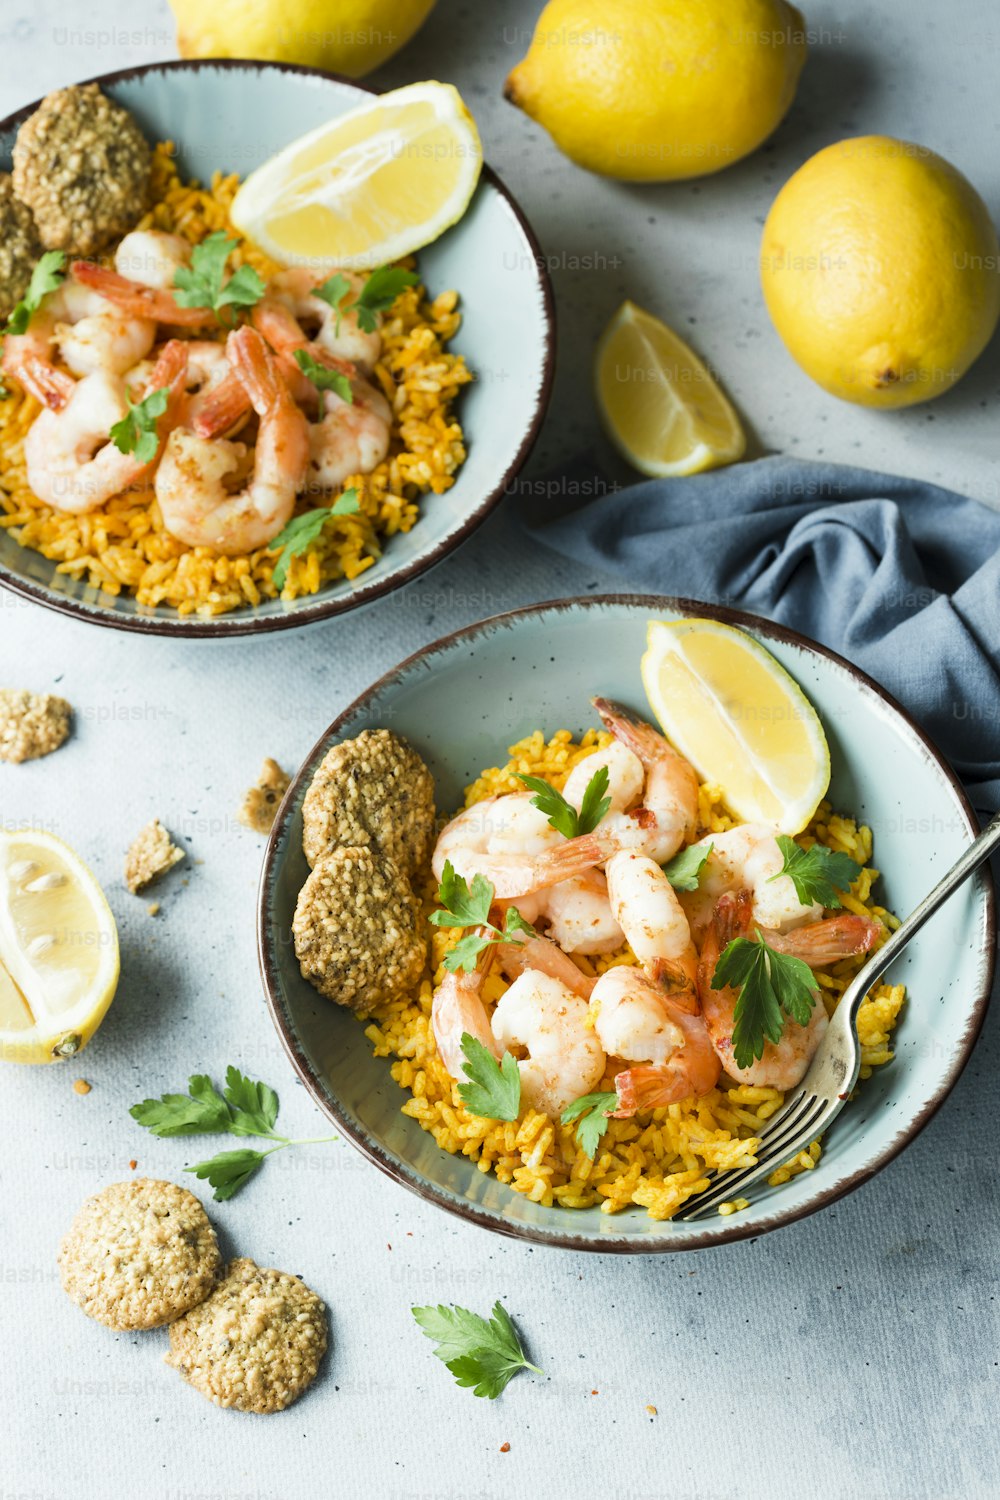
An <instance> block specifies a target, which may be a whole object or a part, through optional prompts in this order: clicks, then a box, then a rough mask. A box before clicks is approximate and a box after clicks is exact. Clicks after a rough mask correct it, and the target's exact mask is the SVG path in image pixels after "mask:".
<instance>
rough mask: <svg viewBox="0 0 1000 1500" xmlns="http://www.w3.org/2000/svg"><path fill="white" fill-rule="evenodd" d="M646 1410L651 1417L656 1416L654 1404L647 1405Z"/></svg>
mask: <svg viewBox="0 0 1000 1500" xmlns="http://www.w3.org/2000/svg"><path fill="white" fill-rule="evenodd" d="M646 1410H647V1411H648V1412H649V1415H650V1416H651V1417H655V1416H656V1414H657V1412H656V1407H655V1406H647V1407H646Z"/></svg>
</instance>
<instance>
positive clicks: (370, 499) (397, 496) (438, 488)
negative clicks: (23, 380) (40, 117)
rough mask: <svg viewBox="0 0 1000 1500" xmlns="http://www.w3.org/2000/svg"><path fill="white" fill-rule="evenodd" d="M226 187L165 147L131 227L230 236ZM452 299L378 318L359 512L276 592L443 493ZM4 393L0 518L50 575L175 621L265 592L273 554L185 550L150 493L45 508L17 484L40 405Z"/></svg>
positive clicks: (353, 556)
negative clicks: (377, 454)
mask: <svg viewBox="0 0 1000 1500" xmlns="http://www.w3.org/2000/svg"><path fill="white" fill-rule="evenodd" d="M238 185H239V178H238V176H237V175H236V174H235V173H233V174H230V175H229V176H223V175H222V174H221V173H216V174H215V176H214V177H213V179H212V184H211V188H209V189H205V188H202V187H201V186H200V185H199V184H198V183H197V182H195V181H191V182H183V181H182V180H181V178H180V175H179V173H178V170H177V165H176V161H175V159H174V148H173V146H172V145H171V143H170V142H163V143H161V144H160V145H159V146H157V148H156V152H155V156H154V163H153V199H154V206H153V208H152V209H151V210H150V212H149V213H148V214H146V216H145V217H144V218H143V219H142V220H141V221H140V224H139V226H138V227H141V228H148V227H153V228H156V229H163V230H167V231H173V232H176V233H178V234H183V235H185V236H186V237H187V238H188V239H189V240H191V241H192V242H193V243H197V242H198V241H199V240H202V239H204V237H205V236H206V235H207V234H211V233H212V232H213V231H214V230H217V229H224V230H226V231H228V232H229V233H231V234H233V235H234V237H237V238H238V236H237V235H236V233H235V231H234V230H233V229H232V225H231V224H230V221H229V206H230V204H231V203H232V200H233V196H234V194H235V192H236V189H237V187H238ZM242 261H246V262H249V263H250V264H251V265H253V266H255V267H256V268H257V270H259V271H260V273H261V275H263V276H264V277H265V278H266V277H267V276H268V275H269V274H272V273H273V272H274V271H275V270H276V269H277V268H276V266H275V265H274V264H273V263H272V262H271V261H269V260H268V259H267V257H266V256H264V255H263V254H262V253H261V252H260V251H259V250H257V249H256V248H255V247H254V246H252V245H249V244H248V243H247V242H243V243H242V244H241V246H240V247H239V248H238V249H237V250H236V251H234V252H233V264H237V263H240V262H242ZM457 305H458V297H457V294H456V293H455V292H453V291H446V292H442V293H441V294H440V295H439V296H437V297H435V298H434V299H433V300H428V298H427V295H426V293H425V291H424V289H423V287H422V286H419V285H417V286H413V287H408V288H406V290H405V291H403V292H401V293H400V295H399V297H398V298H397V299H396V301H395V303H394V304H393V306H392V308H391V309H390V311H389V312H388V313H387V314H386V315H385V319H384V323H383V328H382V340H383V347H382V356H381V359H380V360H379V363H378V364H377V365H376V367H375V373H374V380H375V382H376V383H377V384H378V385H379V386H380V387H381V389H382V391H383V392H384V394H385V396H386V398H387V399H388V401H389V403H390V406H391V407H392V410H393V416H394V421H393V433H392V440H391V445H390V450H389V456H388V457H387V459H386V460H385V462H384V463H381V464H379V466H378V468H377V469H375V470H374V472H373V473H371V474H367V475H364V476H362V475H355V476H353V477H351V478H349V479H348V480H347V481H346V482H345V485H344V488H345V489H347V488H349V487H350V486H353V487H354V488H355V489H356V490H357V492H358V499H359V502H360V509H359V511H358V513H357V515H355V516H347V517H340V518H337V519H336V520H333V521H330V522H328V523H327V525H326V527H325V528H324V531H323V533H322V535H321V537H320V539H319V540H318V542H317V543H316V544H314V545H313V546H312V547H310V548H309V549H308V550H307V551H306V552H304V553H302V554H301V555H300V556H298V557H295V558H293V559H292V560H291V562H290V565H289V568H288V573H287V576H286V580H285V585H284V587H283V588H282V589H281V591H280V592H281V598H282V599H287V600H291V599H296V598H298V597H299V596H300V595H303V594H315V593H316V592H317V591H318V590H319V589H320V588H322V587H323V586H324V585H325V584H328V583H331V582H333V581H335V580H337V579H340V578H347V579H355V578H358V577H360V575H361V574H362V573H364V572H365V571H366V570H367V569H368V568H370V567H372V566H373V565H374V563H375V562H376V560H377V559H378V558H379V557H380V556H381V547H382V542H383V541H384V540H385V539H386V538H388V537H391V536H393V535H394V534H395V533H396V532H400V531H409V530H410V529H411V527H412V526H414V525H415V523H416V522H417V521H418V520H419V517H420V498H421V496H422V495H424V494H426V493H427V492H428V491H430V492H432V493H433V494H442V493H443V492H444V491H445V490H447V489H449V488H450V487H451V485H452V484H454V482H455V480H454V476H455V472H456V470H457V469H458V468H459V466H460V464H461V463H462V462H463V460H464V458H465V446H464V440H463V434H462V428H461V425H460V424H459V422H458V421H457V420H456V419H455V417H454V415H453V413H452V407H453V404H454V401H455V398H456V396H457V395H458V393H459V391H460V390H461V388H462V386H463V385H466V384H467V383H468V382H469V381H470V380H471V379H472V376H471V374H470V372H469V370H468V369H467V368H466V366H465V362H464V360H463V359H462V357H461V356H460V355H456V354H450V353H449V352H448V351H447V348H446V345H447V343H448V341H449V339H451V338H452V337H453V336H454V334H455V332H456V331H457V329H458V326H459V323H460V321H461V318H460V314H459V313H458V311H457ZM10 390H11V394H10V396H9V397H8V399H7V400H6V401H4V402H2V403H0V526H2V527H5V528H7V529H8V530H10V531H11V533H12V535H13V536H14V537H15V539H16V540H17V541H18V542H20V544H21V545H22V546H24V547H31V548H34V549H35V550H36V551H38V552H40V553H41V554H42V555H43V556H44V557H47V558H49V559H50V560H51V561H53V562H54V563H55V564H56V572H57V573H64V574H67V575H68V576H69V577H71V578H74V579H82V580H84V581H85V582H86V583H88V584H90V585H91V586H92V587H94V588H97V589H101V590H103V591H104V592H105V593H109V594H119V593H121V592H122V591H125V592H126V593H131V594H134V595H135V597H136V599H137V600H138V602H139V603H140V604H143V605H148V606H155V605H158V604H164V605H173V606H174V607H175V608H176V609H177V610H178V612H179V613H180V614H182V615H187V614H197V615H219V614H224V613H225V612H226V611H228V610H232V609H238V608H240V607H241V606H243V605H247V604H250V605H253V604H259V603H260V601H261V600H262V599H273V598H275V597H277V595H278V592H279V591H278V589H277V587H276V586H275V583H274V580H273V572H274V566H275V563H276V561H277V556H278V554H277V553H276V552H272V551H269V550H268V549H266V548H262V549H260V550H258V551H256V552H251V553H248V554H247V555H245V556H240V557H223V556H221V555H219V554H218V553H216V552H215V551H213V549H212V548H210V547H187V546H185V545H184V544H183V543H182V542H180V541H178V540H177V539H176V538H175V537H172V536H171V535H170V533H169V532H168V531H166V530H165V528H164V525H163V518H162V516H161V515H160V510H159V506H158V505H157V503H156V499H155V496H154V495H153V493H152V490H151V489H150V488H149V487H147V488H145V489H137V490H133V491H130V492H127V493H125V494H122V495H118V496H115V497H114V498H113V499H112V500H110V501H108V502H107V504H106V505H103V506H101V507H100V508H99V509H97V510H95V511H93V512H91V513H90V514H88V515H82V516H74V515H69V514H67V513H65V512H63V511H58V510H54V509H53V508H52V507H51V506H49V505H46V504H44V503H43V502H42V501H41V500H39V499H38V498H37V497H36V496H35V495H33V494H32V492H31V490H30V488H29V487H28V481H27V476H26V473H25V465H24V454H23V444H24V437H25V434H26V433H27V430H28V428H29V427H30V426H31V423H32V422H33V421H34V419H35V417H36V416H37V415H38V412H39V409H40V408H39V406H38V403H37V402H36V401H35V400H34V399H33V398H32V397H31V396H28V395H26V394H25V393H24V392H22V391H21V389H20V387H19V386H17V385H12V386H11V387H10ZM316 504H317V499H316V496H315V495H313V496H309V495H304V496H302V497H301V498H300V500H299V504H298V511H304V510H310V509H312V508H313V506H315V505H316Z"/></svg>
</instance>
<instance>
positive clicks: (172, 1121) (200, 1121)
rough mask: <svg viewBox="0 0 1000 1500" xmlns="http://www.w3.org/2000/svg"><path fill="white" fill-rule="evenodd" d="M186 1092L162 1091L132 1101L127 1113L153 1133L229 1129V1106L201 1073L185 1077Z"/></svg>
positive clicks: (168, 1134)
mask: <svg viewBox="0 0 1000 1500" xmlns="http://www.w3.org/2000/svg"><path fill="white" fill-rule="evenodd" d="M188 1090H189V1092H188V1093H187V1094H163V1095H162V1096H161V1098H159V1099H143V1101H142V1103H141V1104H133V1106H132V1108H131V1109H130V1110H129V1114H130V1115H131V1116H132V1118H133V1120H138V1122H139V1124H140V1125H144V1126H145V1128H146V1129H147V1130H151V1131H152V1132H153V1134H154V1135H160V1136H170V1135H213V1134H215V1132H217V1131H223V1130H228V1129H229V1108H228V1106H227V1104H226V1101H225V1099H223V1098H222V1096H221V1094H217V1093H216V1091H215V1089H214V1088H213V1087H212V1080H211V1079H210V1078H209V1077H207V1075H206V1074H204V1073H195V1074H193V1075H192V1077H190V1078H189V1079H188Z"/></svg>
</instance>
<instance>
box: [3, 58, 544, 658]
mask: <svg viewBox="0 0 1000 1500" xmlns="http://www.w3.org/2000/svg"><path fill="white" fill-rule="evenodd" d="M209 68H226V69H229V68H232V69H234V70H241V69H242V70H244V71H246V70H249V71H251V72H257V73H261V72H264V71H268V70H274V71H276V72H281V73H292V74H301V75H305V76H308V77H313V78H321V79H324V80H325V81H327V82H332V83H339V84H343V85H345V86H346V87H347V88H350V89H355V90H356V91H357V92H358V93H362V94H369V95H371V96H372V97H377V96H378V95H379V94H380V93H384V92H387V90H382V89H373V88H369V87H368V85H367V84H363V83H359V82H358V81H357V80H356V79H354V78H347V77H345V76H344V75H343V74H342V73H334V72H331V71H330V70H328V69H325V68H313V67H309V66H306V65H305V64H302V63H289V62H271V61H268V60H267V59H260V58H242V57H204V58H187V57H174V58H165V59H164V60H163V61H162V62H149V63H140V64H136V66H134V67H131V68H117V69H115V70H114V71H113V72H110V73H97V74H95V75H94V76H93V77H91V78H82V79H79V80H78V81H77V83H78V84H87V83H97V84H101V85H104V84H115V83H125V82H129V81H130V80H132V79H137V78H143V77H145V76H146V75H147V74H150V73H164V72H200V71H201V70H202V69H209ZM71 86H73V87H76V86H77V85H76V84H75V85H68V84H67V85H61V87H71ZM41 102H42V100H41V99H35V100H33V101H32V102H31V103H30V104H24V105H21V106H20V108H18V109H16V110H13V111H12V112H11V113H10V114H9V115H6V116H5V117H4V118H3V119H0V131H3V132H7V131H11V130H15V129H17V127H18V126H19V125H21V124H23V122H24V121H25V120H26V119H27V118H28V116H29V115H30V114H33V113H34V111H35V110H36V109H37V108H38V106H39V105H40V104H41ZM480 181H485V182H488V183H489V184H490V186H491V187H492V188H494V189H495V190H496V192H497V193H498V194H499V195H500V198H501V199H502V200H503V202H504V203H505V204H506V206H507V208H508V210H509V211H510V213H511V214H512V215H513V217H514V220H515V222H516V224H517V226H518V228H519V229H520V231H521V233H522V235H523V236H524V239H525V242H526V243H527V246H528V249H529V251H530V252H531V254H530V260H531V266H532V268H533V270H534V275H535V279H536V283H537V287H538V291H539V293H540V297H541V314H542V351H543V359H542V379H541V384H540V386H539V389H538V400H537V402H536V405H535V410H534V412H533V413H532V418H531V421H530V422H529V424H528V427H527V428H526V430H525V432H524V434H523V436H522V438H521V441H520V443H519V444H518V447H517V450H516V452H515V453H514V455H513V457H512V458H511V461H510V463H509V464H508V466H507V468H506V470H505V471H504V474H503V475H502V477H501V479H500V481H499V482H498V483H497V484H496V485H495V486H494V487H493V489H492V490H490V491H489V493H488V494H486V495H485V496H483V497H482V499H480V500H479V501H478V502H477V504H476V505H475V506H474V507H473V508H472V509H471V510H470V511H469V512H468V514H467V515H466V516H465V519H464V520H463V522H462V524H461V526H459V528H458V530H457V531H456V532H454V533H453V535H452V536H450V537H448V538H446V539H445V540H444V541H441V542H438V543H437V545H436V546H435V547H432V548H431V549H430V550H429V551H428V552H426V553H424V554H422V555H421V556H420V557H416V558H414V559H413V560H412V562H410V563H408V564H407V565H406V566H405V567H404V568H401V569H399V570H398V571H397V572H395V573H390V574H389V575H388V576H387V577H384V578H381V579H373V580H372V581H371V582H370V583H367V584H366V583H364V582H363V581H362V582H359V583H358V584H357V585H356V587H355V588H354V589H353V590H352V592H351V593H350V594H348V595H345V596H342V597H340V598H335V599H317V600H316V601H315V602H313V603H311V604H303V605H302V606H301V608H299V609H296V610H290V611H289V612H288V613H287V614H283V615H269V616H259V615H257V616H255V615H254V614H252V613H248V614H244V613H243V612H240V611H234V612H233V613H232V614H227V615H219V616H216V617H215V619H214V620H204V619H201V618H199V617H197V616H185V617H183V618H180V617H176V616H162V617H158V616H156V615H155V614H153V615H125V614H117V613H116V612H115V611H114V610H113V609H110V608H108V607H106V606H102V605H99V604H92V603H89V602H87V601H85V600H82V599H73V598H70V597H68V596H64V595H60V594H56V593H54V592H52V591H51V590H50V589H49V588H48V587H47V586H46V585H45V584H40V583H36V582H35V581H34V580H33V579H27V578H22V577H20V576H19V575H17V574H16V573H13V572H11V571H10V569H9V568H8V567H7V566H6V565H5V564H4V563H3V562H2V561H0V587H2V588H6V589H9V590H10V592H11V593H13V594H18V595H20V597H21V598H23V599H28V600H30V601H31V602H32V603H33V604H41V605H43V606H44V607H45V608H46V609H52V610H55V611H56V612H57V613H58V614H63V615H69V616H70V617H71V618H73V619H77V620H85V621H86V622H87V623H88V624H90V625H100V626H105V627H107V628H108V629H111V630H126V631H133V632H135V633H136V634H140V635H165V636H173V637H175V638H179V639H182V640H216V639H224V638H227V637H228V638H231V637H233V636H250V635H264V634H267V633H269V632H272V631H277V630H296V629H299V628H300V627H301V626H303V625H312V624H315V623H316V622H317V621H319V620H327V619H332V618H333V617H334V616H336V615H345V614H349V613H351V611H352V610H356V609H363V608H364V607H365V606H366V605H368V604H372V603H374V601H375V600H376V599H380V598H383V597H384V596H385V595H386V594H390V593H393V592H394V591H395V590H396V589H398V588H402V586H403V585H404V584H407V583H410V582H412V581H413V580H414V579H415V578H419V577H421V576H422V575H423V574H424V573H426V572H428V571H429V570H430V569H431V568H433V567H436V565H437V564H438V563H439V562H441V561H443V559H444V558H446V557H448V556H450V554H451V553H452V552H454V551H456V550H457V549H458V548H459V547H460V546H461V545H462V544H463V542H465V541H466V540H467V539H468V538H469V537H470V536H471V535H472V533H473V532H474V531H476V530H478V528H479V527H480V526H481V525H482V524H483V522H484V521H485V520H486V519H487V517H488V516H489V515H490V514H491V513H492V512H493V511H494V510H495V509H496V507H497V506H498V505H499V503H500V501H501V500H502V499H503V498H504V496H505V495H506V494H507V493H508V492H509V489H510V486H511V484H512V483H513V481H514V480H515V479H516V478H517V475H518V474H519V473H520V471H521V469H522V468H523V467H524V465H525V463H526V462H527V460H528V457H529V455H530V453H531V450H532V449H533V447H534V446H535V442H536V440H537V438H538V434H539V432H540V431H541V427H542V423H543V421H544V420H545V416H546V413H547V412H548V408H549V401H550V399H551V396H552V385H553V381H554V379H555V341H556V305H555V295H554V293H553V290H552V280H551V277H550V276H549V272H548V266H547V263H546V260H545V255H544V252H543V250H542V247H541V244H540V243H539V240H538V237H537V236H536V234H535V231H534V230H533V229H532V227H531V224H530V223H529V221H528V218H527V216H526V215H525V213H524V210H523V209H522V208H521V206H520V204H519V203H518V201H517V199H516V198H515V197H514V194H513V193H512V192H511V190H510V188H508V187H507V185H506V183H505V182H504V181H503V180H502V179H501V178H500V176H499V175H498V174H497V173H496V171H494V169H493V168H492V167H491V166H490V165H489V164H488V163H487V162H486V161H484V162H483V166H482V173H481V177H480ZM460 222H461V221H460Z"/></svg>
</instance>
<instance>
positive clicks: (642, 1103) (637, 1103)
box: [613, 1033, 722, 1120]
mask: <svg viewBox="0 0 1000 1500" xmlns="http://www.w3.org/2000/svg"><path fill="white" fill-rule="evenodd" d="M705 1041H706V1044H707V1047H708V1051H707V1052H705V1051H704V1050H702V1056H701V1058H700V1063H701V1066H702V1069H703V1074H702V1078H701V1082H703V1083H708V1080H709V1079H710V1078H711V1082H710V1083H708V1088H704V1089H700V1090H699V1091H698V1093H699V1094H701V1093H705V1094H707V1093H708V1091H709V1089H713V1088H714V1087H715V1085H716V1083H717V1082H718V1079H719V1074H720V1073H721V1072H722V1064H721V1063H720V1062H719V1059H718V1057H717V1056H716V1054H715V1052H714V1050H713V1049H712V1044H711V1042H709V1040H708V1035H707V1033H706V1036H705ZM709 1053H711V1057H709V1055H708V1054H709ZM680 1057H681V1058H683V1057H684V1054H683V1053H681V1054H680ZM690 1061H691V1059H690V1057H688V1058H687V1059H686V1066H685V1067H681V1066H680V1065H679V1062H678V1060H677V1059H675V1058H671V1060H670V1061H669V1062H667V1063H637V1064H636V1066H635V1067H632V1068H626V1070H625V1072H624V1073H618V1074H616V1076H615V1092H616V1093H617V1095H618V1107H617V1109H616V1110H615V1111H614V1114H613V1118H614V1119H616V1120H627V1119H629V1118H631V1116H632V1115H634V1114H638V1112H639V1111H640V1110H641V1109H665V1108H666V1106H667V1105H668V1104H679V1103H680V1101H681V1100H682V1099H690V1098H691V1095H692V1094H693V1093H694V1092H695V1091H694V1090H693V1089H692V1087H691V1078H690V1073H689V1071H688V1068H689V1067H690ZM713 1074H714V1077H713V1076H712V1075H713Z"/></svg>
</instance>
